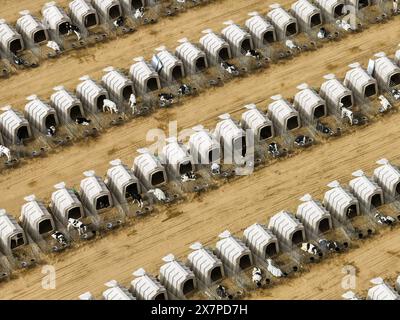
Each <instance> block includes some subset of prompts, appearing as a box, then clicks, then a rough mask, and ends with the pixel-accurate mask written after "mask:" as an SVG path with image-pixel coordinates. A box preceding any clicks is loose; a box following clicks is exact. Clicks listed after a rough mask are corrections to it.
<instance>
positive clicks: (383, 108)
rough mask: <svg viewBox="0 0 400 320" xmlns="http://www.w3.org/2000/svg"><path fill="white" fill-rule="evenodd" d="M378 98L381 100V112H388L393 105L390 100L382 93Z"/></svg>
mask: <svg viewBox="0 0 400 320" xmlns="http://www.w3.org/2000/svg"><path fill="white" fill-rule="evenodd" d="M378 99H379V101H380V103H381V107H380V108H379V110H378V111H379V112H380V113H383V112H386V111H388V110H389V109H391V108H392V105H391V104H390V102H389V100H388V99H386V97H385V96H383V95H380V96H379V97H378Z"/></svg>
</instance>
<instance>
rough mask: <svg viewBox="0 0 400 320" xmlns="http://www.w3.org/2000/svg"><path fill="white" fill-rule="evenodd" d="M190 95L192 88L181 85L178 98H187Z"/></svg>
mask: <svg viewBox="0 0 400 320" xmlns="http://www.w3.org/2000/svg"><path fill="white" fill-rule="evenodd" d="M191 93H192V88H191V87H190V86H189V85H187V84H183V85H181V86H180V87H179V89H178V95H180V96H188V95H190V94H191Z"/></svg>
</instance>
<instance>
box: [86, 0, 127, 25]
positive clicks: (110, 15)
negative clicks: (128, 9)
mask: <svg viewBox="0 0 400 320" xmlns="http://www.w3.org/2000/svg"><path fill="white" fill-rule="evenodd" d="M92 3H93V7H94V8H95V9H96V11H97V13H98V14H99V15H100V17H101V19H102V20H103V22H112V21H115V20H116V19H118V18H119V17H121V16H122V8H121V4H120V3H119V1H118V0H93V2H92Z"/></svg>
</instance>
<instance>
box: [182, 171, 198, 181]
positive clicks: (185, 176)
mask: <svg viewBox="0 0 400 320" xmlns="http://www.w3.org/2000/svg"><path fill="white" fill-rule="evenodd" d="M195 180H196V175H195V174H194V172H192V171H190V172H186V173H185V174H183V175H182V176H181V181H182V182H187V181H195Z"/></svg>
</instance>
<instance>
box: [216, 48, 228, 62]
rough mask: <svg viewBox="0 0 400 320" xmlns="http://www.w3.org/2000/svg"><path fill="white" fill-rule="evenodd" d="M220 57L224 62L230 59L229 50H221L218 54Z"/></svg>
mask: <svg viewBox="0 0 400 320" xmlns="http://www.w3.org/2000/svg"><path fill="white" fill-rule="evenodd" d="M218 56H219V57H220V58H221V59H222V60H223V61H226V60H228V59H229V51H228V48H221V50H219V52H218Z"/></svg>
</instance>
